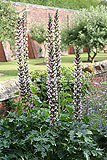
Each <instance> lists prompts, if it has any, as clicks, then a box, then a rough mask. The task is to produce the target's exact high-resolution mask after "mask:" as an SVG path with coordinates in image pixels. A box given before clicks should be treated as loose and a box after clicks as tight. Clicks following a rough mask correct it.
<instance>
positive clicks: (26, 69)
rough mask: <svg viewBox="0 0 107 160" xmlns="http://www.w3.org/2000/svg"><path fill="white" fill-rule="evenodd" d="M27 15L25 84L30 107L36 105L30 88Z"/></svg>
mask: <svg viewBox="0 0 107 160" xmlns="http://www.w3.org/2000/svg"><path fill="white" fill-rule="evenodd" d="M26 16H27V14H26V12H24V13H23V15H22V19H23V45H24V46H23V47H24V67H25V82H26V94H27V96H28V106H32V105H33V104H34V102H33V100H32V92H31V88H30V82H31V79H30V73H29V65H28V59H29V57H28V52H29V51H28V35H27V21H26V20H27V17H26Z"/></svg>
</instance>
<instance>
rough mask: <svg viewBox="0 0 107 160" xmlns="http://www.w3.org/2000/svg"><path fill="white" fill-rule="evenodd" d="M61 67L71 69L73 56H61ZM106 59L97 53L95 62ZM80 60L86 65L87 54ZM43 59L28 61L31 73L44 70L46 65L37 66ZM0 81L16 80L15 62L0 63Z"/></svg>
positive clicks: (82, 55) (102, 54)
mask: <svg viewBox="0 0 107 160" xmlns="http://www.w3.org/2000/svg"><path fill="white" fill-rule="evenodd" d="M61 59H62V66H66V67H71V66H73V62H74V60H75V56H74V55H67V56H62V57H61ZM106 59H107V53H99V54H98V55H97V56H96V58H95V61H103V60H106ZM81 60H82V61H84V62H83V64H86V63H88V62H86V61H87V53H83V54H81ZM42 62H43V59H42V58H39V59H30V60H29V68H30V70H31V71H34V70H36V71H37V70H38V71H39V70H45V69H46V65H37V64H39V63H42ZM0 74H3V75H0V81H4V80H8V79H12V78H16V76H17V65H16V60H12V61H11V62H0Z"/></svg>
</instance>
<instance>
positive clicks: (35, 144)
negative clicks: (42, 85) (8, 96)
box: [0, 107, 102, 160]
mask: <svg viewBox="0 0 107 160" xmlns="http://www.w3.org/2000/svg"><path fill="white" fill-rule="evenodd" d="M49 124H50V123H49V111H48V110H46V109H45V110H44V109H39V110H38V108H37V107H35V108H32V110H30V112H23V113H22V114H21V115H18V113H17V112H13V113H9V114H8V116H7V117H3V118H2V119H1V121H0V159H1V160H22V159H24V160H59V159H62V160H64V159H66V160H71V157H72V160H76V159H77V160H81V159H82V160H85V159H87V160H88V159H89V158H94V157H96V158H97V160H98V159H99V158H100V159H102V157H101V156H100V155H102V151H101V149H99V148H98V147H97V144H96V142H95V141H94V140H93V136H92V132H91V131H90V130H89V127H88V125H86V124H84V123H83V122H82V121H81V122H71V121H70V119H69V120H66V119H65V120H64V121H63V120H61V119H59V121H58V123H57V125H56V127H54V128H52V127H51V126H50V125H49Z"/></svg>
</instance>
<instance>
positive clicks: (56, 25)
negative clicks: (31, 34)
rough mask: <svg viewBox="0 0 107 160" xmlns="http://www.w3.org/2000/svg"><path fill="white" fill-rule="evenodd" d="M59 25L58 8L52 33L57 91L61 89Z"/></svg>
mask: <svg viewBox="0 0 107 160" xmlns="http://www.w3.org/2000/svg"><path fill="white" fill-rule="evenodd" d="M60 33H61V32H60V27H59V16H58V10H57V11H56V13H55V17H54V35H55V55H56V70H57V87H58V92H60V91H61V37H60Z"/></svg>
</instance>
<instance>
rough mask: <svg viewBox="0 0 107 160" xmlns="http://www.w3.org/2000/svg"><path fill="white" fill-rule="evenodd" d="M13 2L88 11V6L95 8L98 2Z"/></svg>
mask: <svg viewBox="0 0 107 160" xmlns="http://www.w3.org/2000/svg"><path fill="white" fill-rule="evenodd" d="M13 1H15V2H24V3H33V4H39V5H44V6H52V7H59V8H67V9H76V10H78V9H81V8H87V9H89V8H90V6H93V7H96V6H97V5H98V4H99V2H100V1H99V0H90V1H89V0H84V1H83V0H72V1H71V0H67V1H65V0H33V1H30V0H13Z"/></svg>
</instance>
